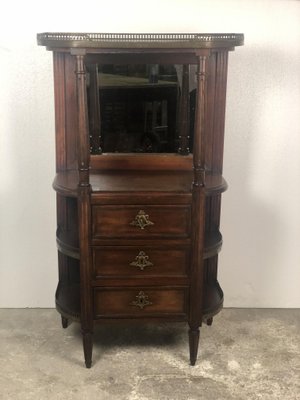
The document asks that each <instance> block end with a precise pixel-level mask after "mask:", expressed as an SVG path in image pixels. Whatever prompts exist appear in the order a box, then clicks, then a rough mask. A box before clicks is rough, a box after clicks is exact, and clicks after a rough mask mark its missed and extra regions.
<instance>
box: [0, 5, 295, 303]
mask: <svg viewBox="0 0 300 400" xmlns="http://www.w3.org/2000/svg"><path fill="white" fill-rule="evenodd" d="M43 31H91V32H93V31H94V32H105V31H107V32H114V31H115V32H122V31H124V32H138V31H141V32H155V31H156V32H160V31H161V32H168V31H169V32H197V31H199V32H243V33H245V46H244V47H239V48H237V49H236V50H235V52H233V53H231V54H230V59H229V77H228V97H227V99H228V100H227V117H226V143H225V146H226V147H225V154H224V156H225V159H224V160H225V161H224V175H225V177H226V179H227V181H228V182H229V185H230V190H229V191H228V192H227V193H225V195H224V196H223V209H222V231H223V235H224V246H223V250H222V252H221V255H220V265H219V276H220V282H221V284H222V286H223V289H224V291H225V298H226V306H229V307H230V306H234V307H300V290H299V285H300V256H299V251H298V249H299V238H300V211H299V198H300V185H299V183H300V161H299V154H300V2H297V1H279V0H278V1H276V0H265V1H253V0H244V1H243V0H240V1H226V0H219V1H199V0H180V1H178V0H170V1H163V0H151V1H142V0H136V1H133V0H131V1H130V0H128V1H124V0H122V1H121V0H118V1H116V0H115V1H112V2H107V1H102V2H100V1H99V0H98V1H94V0H93V1H87V2H76V1H57V0H52V1H51V2H41V1H33V0H30V1H26V2H21V1H20V2H17V1H10V2H7V3H6V5H5V8H3V9H2V21H1V26H0V58H1V59H0V68H1V73H0V88H1V90H0V127H1V128H0V129H1V130H0V133H1V142H0V153H1V154H0V156H1V157H0V159H1V168H0V178H1V181H0V191H1V192H0V193H1V196H0V201H1V204H0V213H1V214H0V307H52V306H53V305H54V300H53V298H54V291H55V287H56V282H57V266H56V262H57V261H56V258H57V256H56V249H55V193H54V191H53V190H52V189H51V183H52V180H53V177H54V112H53V87H52V84H53V82H52V60H51V53H50V52H47V51H46V50H45V48H43V47H37V46H36V39H35V37H36V33H37V32H43Z"/></svg>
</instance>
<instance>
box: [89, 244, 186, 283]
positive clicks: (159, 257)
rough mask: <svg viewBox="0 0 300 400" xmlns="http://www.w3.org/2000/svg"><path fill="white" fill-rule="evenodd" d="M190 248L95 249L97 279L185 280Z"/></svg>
mask: <svg viewBox="0 0 300 400" xmlns="http://www.w3.org/2000/svg"><path fill="white" fill-rule="evenodd" d="M189 253H190V252H189V248H177V249H174V248H166V247H155V248H152V247H146V246H144V247H130V246H128V247H126V246H117V247H112V246H102V247H93V268H94V277H95V278H96V279H97V278H99V277H101V276H126V277H129V276H134V275H138V276H153V275H154V276H171V275H172V276H174V275H176V276H186V275H187V268H188V265H189Z"/></svg>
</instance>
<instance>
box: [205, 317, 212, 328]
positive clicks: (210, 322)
mask: <svg viewBox="0 0 300 400" xmlns="http://www.w3.org/2000/svg"><path fill="white" fill-rule="evenodd" d="M213 320H214V319H213V317H211V318H208V319H207V320H206V325H208V326H211V325H212V323H213Z"/></svg>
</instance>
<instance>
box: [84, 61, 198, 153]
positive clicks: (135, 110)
mask: <svg viewBox="0 0 300 400" xmlns="http://www.w3.org/2000/svg"><path fill="white" fill-rule="evenodd" d="M186 67H188V66H186ZM87 70H88V111H89V125H90V126H89V131H90V147H91V153H92V154H101V152H105V153H177V152H178V151H179V150H180V149H181V148H182V145H184V147H185V149H184V152H185V153H187V152H188V149H189V148H190V143H189V142H190V140H189V137H190V136H191V134H190V133H191V132H190V129H192V124H190V123H189V118H190V115H191V114H193V104H190V98H191V99H193V97H194V96H193V94H190V89H189V88H190V82H189V76H188V68H186V71H187V73H186V74H185V75H187V76H186V79H185V81H186V83H185V84H184V77H183V75H184V73H183V71H184V66H182V65H169V64H164V65H158V64H134V65H125V64H122V65H116V64H105V65H95V64H94V65H90V66H87ZM184 86H186V89H185V87H184ZM184 90H186V93H185V94H184V93H183V91H184ZM183 102H184V104H183ZM182 134H183V135H185V136H186V138H183V139H180V137H181V136H182ZM184 139H185V141H186V143H183V144H182V143H181V142H182V141H183V142H184ZM179 152H180V151H179Z"/></svg>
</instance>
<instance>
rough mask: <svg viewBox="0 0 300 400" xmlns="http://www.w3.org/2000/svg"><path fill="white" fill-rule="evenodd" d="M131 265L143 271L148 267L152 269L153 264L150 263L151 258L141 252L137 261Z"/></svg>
mask: <svg viewBox="0 0 300 400" xmlns="http://www.w3.org/2000/svg"><path fill="white" fill-rule="evenodd" d="M129 265H131V266H132V267H137V268H139V269H140V270H141V271H143V270H144V269H145V268H146V267H152V266H153V263H152V262H151V261H149V256H147V254H146V253H145V252H144V251H140V252H139V254H138V255H137V256H136V257H135V261H132V262H131V263H130V264H129Z"/></svg>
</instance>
